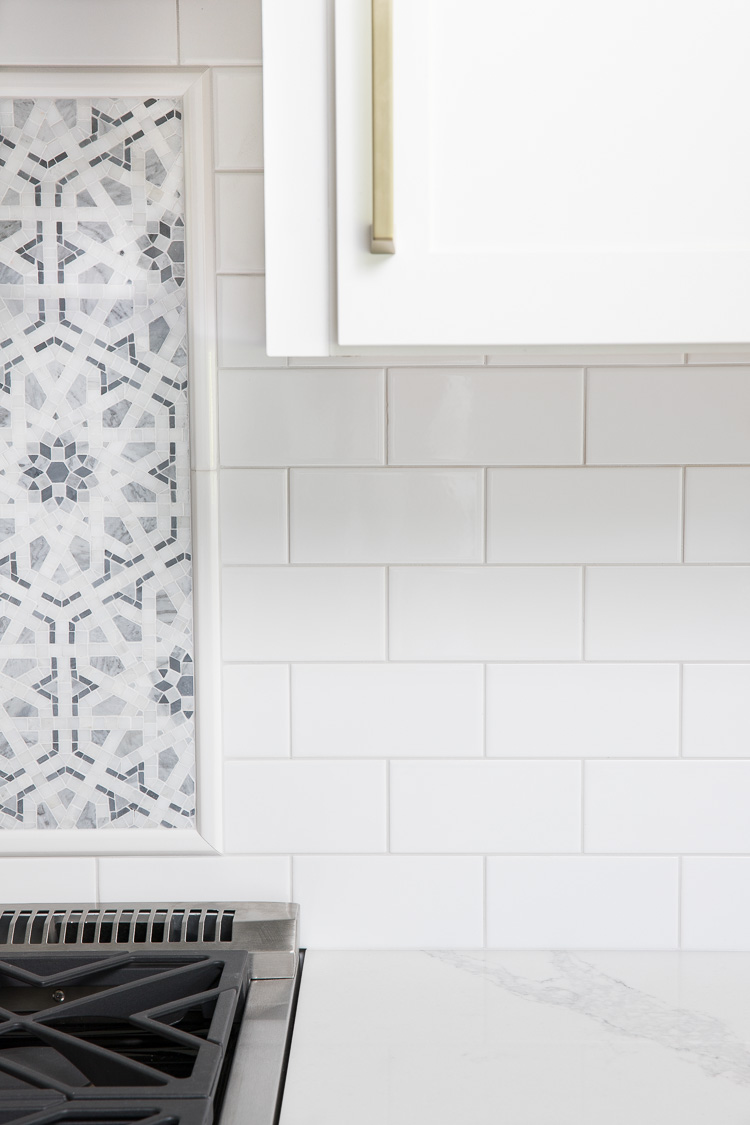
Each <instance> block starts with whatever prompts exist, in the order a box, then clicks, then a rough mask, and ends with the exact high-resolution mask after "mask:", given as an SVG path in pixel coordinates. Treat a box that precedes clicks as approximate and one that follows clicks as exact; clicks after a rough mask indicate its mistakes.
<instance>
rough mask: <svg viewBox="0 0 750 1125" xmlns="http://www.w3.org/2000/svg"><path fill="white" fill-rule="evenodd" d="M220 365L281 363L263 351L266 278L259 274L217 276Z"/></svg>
mask: <svg viewBox="0 0 750 1125" xmlns="http://www.w3.org/2000/svg"><path fill="white" fill-rule="evenodd" d="M216 295H217V310H218V313H217V319H218V332H219V365H220V366H221V367H273V366H278V367H282V366H283V365H284V360H283V359H273V358H271V357H269V356H267V355H266V279H265V277H263V276H260V275H246V276H244V277H242V276H230V277H227V276H220V277H217V279H216Z"/></svg>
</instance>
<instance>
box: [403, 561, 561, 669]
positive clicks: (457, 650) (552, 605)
mask: <svg viewBox="0 0 750 1125" xmlns="http://www.w3.org/2000/svg"><path fill="white" fill-rule="evenodd" d="M390 638H391V643H390V656H391V659H393V660H578V659H579V658H580V655H581V573H580V571H579V570H578V569H577V568H576V567H470V566H467V567H425V568H419V567H404V568H401V567H394V568H393V569H392V570H391V574H390Z"/></svg>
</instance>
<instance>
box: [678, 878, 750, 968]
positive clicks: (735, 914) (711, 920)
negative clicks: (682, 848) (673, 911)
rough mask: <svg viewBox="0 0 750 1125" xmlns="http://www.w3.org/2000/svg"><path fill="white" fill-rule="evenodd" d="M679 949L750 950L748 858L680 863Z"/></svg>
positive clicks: (749, 879)
mask: <svg viewBox="0 0 750 1125" xmlns="http://www.w3.org/2000/svg"><path fill="white" fill-rule="evenodd" d="M682 948H683V949H706V950H714V949H730V950H742V951H748V950H750V858H748V857H747V856H742V857H734V856H726V857H723V858H721V859H719V858H707V857H704V856H687V857H686V858H685V859H684V860H683V861H682Z"/></svg>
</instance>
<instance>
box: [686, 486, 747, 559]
mask: <svg viewBox="0 0 750 1125" xmlns="http://www.w3.org/2000/svg"><path fill="white" fill-rule="evenodd" d="M685 562H690V563H747V562H750V469H688V470H687V473H686V479H685Z"/></svg>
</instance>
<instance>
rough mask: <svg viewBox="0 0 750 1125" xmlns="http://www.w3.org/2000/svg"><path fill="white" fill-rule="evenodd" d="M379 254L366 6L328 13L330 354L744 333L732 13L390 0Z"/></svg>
mask: <svg viewBox="0 0 750 1125" xmlns="http://www.w3.org/2000/svg"><path fill="white" fill-rule="evenodd" d="M393 7H394V26H393V83H394V85H393V90H394V205H395V247H396V252H395V254H394V255H392V256H390V255H375V254H372V253H371V252H370V224H371V221H372V166H371V120H372V119H371V92H370V81H371V62H370V60H371V33H370V3H369V2H368V0H335V90H336V129H335V136H336V140H335V150H336V210H337V213H336V236H337V250H336V253H337V296H336V306H337V308H336V312H337V320H338V343H339V344H340V345H343V346H344V347H345V348H347V349H348V350H356V349H357V348H359V347H394V346H396V347H397V346H414V345H416V346H430V345H454V346H474V345H505V344H630V343H680V344H689V343H702V342H714V343H718V342H741V341H747V340H748V339H750V66H748V62H747V44H748V42H749V41H750V3H748V0H460V2H459V0H394V5H393Z"/></svg>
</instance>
